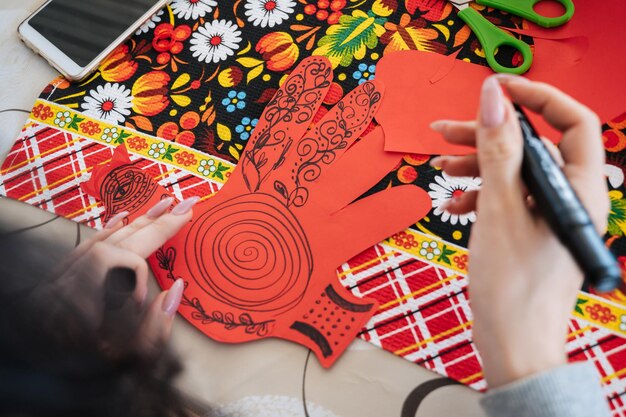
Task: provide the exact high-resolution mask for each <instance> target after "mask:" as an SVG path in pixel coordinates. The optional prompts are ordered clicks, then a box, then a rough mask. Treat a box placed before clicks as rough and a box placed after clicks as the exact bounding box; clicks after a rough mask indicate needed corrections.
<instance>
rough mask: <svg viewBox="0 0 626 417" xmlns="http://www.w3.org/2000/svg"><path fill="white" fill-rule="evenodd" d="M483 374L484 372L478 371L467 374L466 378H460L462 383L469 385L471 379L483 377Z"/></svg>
mask: <svg viewBox="0 0 626 417" xmlns="http://www.w3.org/2000/svg"><path fill="white" fill-rule="evenodd" d="M482 376H483V373H482V372H476V373H475V374H473V375H470V376H466V377H465V378H463V379H460V380H459V382H460V383H461V384H464V385H467V384H468V383H469V382H470V381H473V380H474V379H478V378H482Z"/></svg>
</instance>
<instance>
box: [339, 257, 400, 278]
mask: <svg viewBox="0 0 626 417" xmlns="http://www.w3.org/2000/svg"><path fill="white" fill-rule="evenodd" d="M392 256H394V254H393V253H385V254H383V255H380V256H379V257H377V258H374V259H370V260H369V261H367V262H363V263H362V264H360V265H358V266H355V267H354V268H350V269H347V270H345V271H341V272H340V273H338V274H337V276H338V277H339V278H343V277H345V276H346V275H348V274H351V273H353V272H355V271H357V270H359V269H367V268H368V267H369V266H370V265H372V264H375V263H376V262H379V261H386V260H387V258H390V257H392Z"/></svg>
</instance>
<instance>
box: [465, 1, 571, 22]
mask: <svg viewBox="0 0 626 417" xmlns="http://www.w3.org/2000/svg"><path fill="white" fill-rule="evenodd" d="M540 1H541V0H476V3H478V4H482V5H483V6H487V7H493V8H494V9H498V10H503V11H505V12H509V13H511V14H514V15H516V16H520V17H523V18H524V19H526V20H529V21H531V22H533V23H536V24H538V25H539V26H543V27H544V28H553V27H555V26H561V25H564V24H565V23H567V22H569V20H570V19H571V18H572V16H574V3H572V0H555V1H558V2H559V3H561V5H563V7H564V8H565V12H564V13H563V14H562V15H561V16H558V17H547V16H542V15H540V14H539V13H537V12H536V11H535V9H534V7H535V5H536V4H537V3H539V2H540Z"/></svg>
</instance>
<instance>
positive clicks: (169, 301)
mask: <svg viewBox="0 0 626 417" xmlns="http://www.w3.org/2000/svg"><path fill="white" fill-rule="evenodd" d="M184 290H185V283H184V282H183V280H182V279H180V278H179V279H177V280H176V282H174V285H172V286H171V287H170V289H169V290H168V291H167V294H166V295H165V299H164V300H163V304H162V305H161V309H162V310H163V312H164V313H165V314H167V315H168V316H173V315H174V314H176V310H178V306H179V305H180V300H181V299H182V298H183V291H184Z"/></svg>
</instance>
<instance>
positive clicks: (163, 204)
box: [146, 197, 174, 219]
mask: <svg viewBox="0 0 626 417" xmlns="http://www.w3.org/2000/svg"><path fill="white" fill-rule="evenodd" d="M172 201H174V198H173V197H166V198H164V199H163V200H161V201H159V202H158V203H156V204H155V205H154V206H152V208H151V209H150V210H148V212H147V213H146V217H149V218H151V219H155V218H157V217H159V216H160V215H161V214H163V213H165V212H166V211H167V209H168V208H169V207H170V206H171V205H172Z"/></svg>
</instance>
